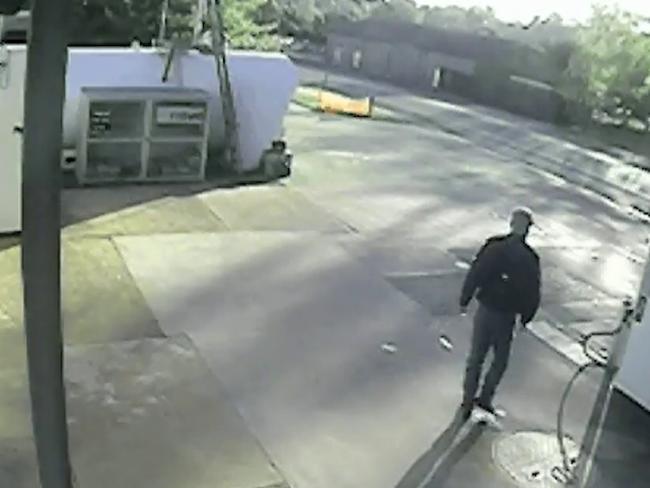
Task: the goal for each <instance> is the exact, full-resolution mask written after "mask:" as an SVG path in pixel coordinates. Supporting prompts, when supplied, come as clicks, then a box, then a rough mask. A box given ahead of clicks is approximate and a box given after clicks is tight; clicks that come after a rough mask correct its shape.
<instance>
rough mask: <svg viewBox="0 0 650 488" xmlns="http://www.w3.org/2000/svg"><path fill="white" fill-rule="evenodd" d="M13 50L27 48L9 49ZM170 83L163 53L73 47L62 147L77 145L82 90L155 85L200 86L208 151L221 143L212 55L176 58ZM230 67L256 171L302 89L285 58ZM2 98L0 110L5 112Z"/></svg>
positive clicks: (246, 160)
mask: <svg viewBox="0 0 650 488" xmlns="http://www.w3.org/2000/svg"><path fill="white" fill-rule="evenodd" d="M9 48H10V49H11V50H12V51H14V52H23V53H24V51H25V49H26V48H25V46H10V47H9ZM178 59H179V61H178V64H177V65H176V66H175V67H174V70H173V71H172V73H171V77H170V79H169V80H168V82H167V83H163V82H162V74H163V69H164V64H165V56H164V53H162V52H159V51H156V50H154V49H142V50H134V49H117V48H114V49H104V48H73V49H70V55H69V62H68V74H67V87H66V102H65V110H64V120H63V126H64V146H66V147H74V146H76V143H77V138H78V134H79V128H78V127H77V123H78V122H77V121H78V110H79V95H80V92H81V88H82V87H125V86H127V87H128V86H135V87H157V86H184V87H188V88H200V89H203V90H206V91H207V92H209V93H211V94H212V97H211V102H210V103H211V110H212V115H211V124H210V148H212V149H214V148H217V147H219V146H221V145H222V142H223V134H224V126H223V116H222V113H221V102H220V95H219V84H218V80H217V71H216V65H215V60H214V57H213V56H211V55H203V54H200V53H198V52H190V53H186V54H185V55H184V56H183V57H182V58H181V57H179V58H178ZM228 65H229V68H230V76H231V81H232V87H233V92H234V97H235V109H236V113H237V118H238V125H239V138H240V141H239V142H240V151H241V157H242V167H241V168H240V169H242V170H252V169H255V168H257V166H258V164H259V158H260V156H261V154H262V152H263V151H264V150H265V149H267V148H268V147H269V145H270V144H271V142H272V140H273V139H275V138H277V137H279V136H281V135H282V126H283V119H284V115H285V114H286V112H287V110H288V107H289V103H290V101H291V98H292V96H293V93H294V91H295V89H296V87H297V86H298V70H297V69H296V67H295V66H294V65H293V63H292V62H291V61H290V60H289V59H288V58H287V57H286V56H284V55H280V54H263V53H247V52H231V53H229V54H228ZM2 103H4V102H3V101H2V99H0V112H4V111H3V110H2Z"/></svg>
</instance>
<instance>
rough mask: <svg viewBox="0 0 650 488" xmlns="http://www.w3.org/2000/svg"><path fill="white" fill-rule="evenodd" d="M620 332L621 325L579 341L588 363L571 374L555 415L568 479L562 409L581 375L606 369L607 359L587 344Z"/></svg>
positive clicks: (559, 443) (569, 469)
mask: <svg viewBox="0 0 650 488" xmlns="http://www.w3.org/2000/svg"><path fill="white" fill-rule="evenodd" d="M622 330H623V325H620V326H619V327H617V328H616V329H614V330H609V331H598V332H591V333H589V334H586V335H585V336H584V337H583V338H582V340H581V341H580V344H581V346H582V350H583V352H584V354H585V356H587V357H588V358H589V359H590V362H588V363H586V364H583V365H582V366H580V367H579V368H578V369H577V370H576V372H575V373H574V374H573V376H572V377H571V379H570V380H569V382H568V383H567V386H566V387H565V389H564V392H563V394H562V399H561V400H560V407H559V409H558V413H557V424H556V434H557V441H558V447H559V448H560V456H561V457H562V468H563V469H564V473H565V475H566V476H567V477H569V478H570V479H572V478H573V468H574V466H572V463H571V462H570V460H569V456H568V454H567V451H566V445H565V444H564V409H565V407H566V402H567V400H568V398H569V395H570V393H571V390H572V389H573V386H574V385H575V382H576V381H577V379H578V378H579V377H580V376H581V375H583V374H584V373H586V372H587V371H589V370H590V369H592V368H602V369H605V368H606V367H607V358H599V357H595V356H593V355H592V353H591V351H590V350H589V342H590V341H591V340H593V339H595V338H596V337H614V336H616V335H618V334H619V333H620V332H621V331H622Z"/></svg>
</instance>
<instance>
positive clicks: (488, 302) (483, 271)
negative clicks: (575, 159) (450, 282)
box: [460, 234, 541, 325]
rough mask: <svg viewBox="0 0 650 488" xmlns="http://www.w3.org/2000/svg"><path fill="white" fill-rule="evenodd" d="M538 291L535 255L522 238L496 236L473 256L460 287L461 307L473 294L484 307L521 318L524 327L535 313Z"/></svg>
mask: <svg viewBox="0 0 650 488" xmlns="http://www.w3.org/2000/svg"><path fill="white" fill-rule="evenodd" d="M540 289H541V275H540V265H539V256H538V255H537V253H536V252H535V251H534V250H533V249H532V248H531V247H530V246H529V245H528V244H527V243H526V242H525V241H524V239H523V238H522V237H519V236H516V235H513V234H509V235H505V236H497V237H492V238H490V239H488V240H487V242H486V243H485V244H484V245H483V247H482V248H481V250H480V251H479V252H478V254H477V255H476V258H475V259H474V262H473V263H472V266H471V268H470V270H469V273H468V274H467V277H466V278H465V283H464V284H463V290H462V293H461V297H460V305H461V307H463V308H464V307H467V305H468V304H469V302H470V301H471V300H472V298H473V297H474V295H475V294H476V298H477V299H478V301H479V302H480V303H481V304H482V305H484V306H485V307H488V308H490V309H493V310H496V311H499V312H502V313H505V314H508V315H513V316H515V315H520V316H521V322H522V323H523V324H524V325H525V324H528V323H529V322H530V321H531V320H533V317H534V316H535V314H536V313H537V309H538V308H539V302H540ZM477 292H478V293H477Z"/></svg>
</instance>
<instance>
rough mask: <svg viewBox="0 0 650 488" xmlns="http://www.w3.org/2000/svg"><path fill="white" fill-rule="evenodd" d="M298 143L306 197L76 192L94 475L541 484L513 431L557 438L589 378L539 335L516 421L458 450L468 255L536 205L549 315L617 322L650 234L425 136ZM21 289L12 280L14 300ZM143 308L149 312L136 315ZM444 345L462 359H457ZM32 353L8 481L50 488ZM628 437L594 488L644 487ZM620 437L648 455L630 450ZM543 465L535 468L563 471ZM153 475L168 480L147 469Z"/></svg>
mask: <svg viewBox="0 0 650 488" xmlns="http://www.w3.org/2000/svg"><path fill="white" fill-rule="evenodd" d="M287 133H288V135H289V137H290V144H291V146H292V148H293V150H294V152H295V153H296V154H297V157H296V161H295V168H294V169H295V172H294V177H293V178H292V179H291V180H290V181H289V182H287V183H285V184H280V185H271V186H263V187H251V188H246V189H238V190H229V191H223V190H210V189H208V188H205V187H187V188H185V191H180V189H178V190H177V191H176V192H172V193H170V192H168V191H166V190H163V189H160V188H159V189H158V190H153V189H151V188H148V189H143V190H135V189H133V188H129V189H124V190H120V191H118V190H115V191H114V192H111V191H109V190H100V191H97V192H69V193H67V194H66V200H67V201H74V202H75V205H74V207H67V208H68V211H67V212H68V213H67V215H68V218H69V220H68V223H69V224H70V227H69V228H68V229H67V230H66V231H65V233H64V235H65V237H66V246H70V245H71V244H70V243H72V245H73V246H75V245H76V246H77V247H74V249H75V250H76V252H80V253H81V255H82V256H83V257H84V258H83V259H81V258H80V259H76V260H74V261H69V263H74V264H73V266H72V267H70V268H69V272H70V273H71V274H70V277H69V278H67V279H71V280H74V281H76V280H81V282H74V281H73V282H71V283H70V285H69V286H68V287H67V289H68V290H76V291H77V298H76V299H74V300H73V301H72V302H70V303H72V304H75V305H74V306H72V307H70V308H69V309H68V310H69V312H68V316H67V319H66V322H67V323H68V326H67V331H70V333H68V334H67V335H68V337H67V342H68V344H69V346H71V347H72V349H69V351H70V352H69V358H70V362H69V364H70V366H71V367H72V369H69V372H68V375H69V376H68V378H69V382H70V383H69V384H70V385H71V386H70V387H69V389H70V392H71V393H72V394H74V395H75V398H72V399H71V401H72V403H71V411H70V413H71V416H70V418H71V420H72V426H71V428H72V432H73V433H74V444H75V449H74V451H75V456H76V457H75V459H76V461H75V462H76V463H77V466H76V469H77V471H78V474H79V476H80V477H83V479H84V480H86V481H87V483H91V482H93V480H94V479H95V478H96V477H98V476H99V475H100V474H103V473H110V472H112V471H114V470H124V472H120V473H119V476H120V478H119V479H120V480H121V483H122V484H123V485H124V486H127V485H129V483H136V481H135V480H142V479H144V481H137V485H138V486H152V487H155V486H167V484H165V483H168V482H172V481H175V480H177V479H176V478H175V477H176V476H177V474H178V475H181V474H183V473H187V476H185V477H184V481H183V482H184V485H185V486H194V485H196V486H199V487H202V486H205V485H206V484H207V483H209V482H210V481H212V482H213V484H214V481H215V480H220V482H222V483H223V484H219V483H217V486H228V485H227V484H226V481H223V480H225V479H230V480H232V484H233V485H234V486H238V485H237V484H236V482H238V481H239V480H241V481H242V483H241V485H242V486H255V485H256V484H258V482H259V483H260V484H261V483H267V484H268V483H276V482H283V480H286V481H287V482H288V483H289V485H290V486H292V487H294V488H303V487H304V488H307V487H309V488H312V487H315V488H318V487H320V486H323V487H327V488H331V487H332V486H341V487H346V486H350V487H355V488H356V487H359V486H364V487H365V486H367V487H373V488H374V487H377V488H382V487H395V486H401V487H409V486H420V485H421V484H422V483H428V485H429V486H441V487H459V488H461V487H462V488H465V487H473V486H487V487H490V486H499V487H501V486H510V485H513V486H515V485H514V484H513V483H514V480H515V477H516V476H517V473H515V472H514V471H516V469H514V468H520V470H529V469H530V468H531V466H532V464H531V459H522V458H520V457H517V456H507V457H506V459H505V460H504V459H497V458H495V457H493V455H492V454H493V449H497V447H498V446H503V445H506V446H512V445H515V446H517V445H518V444H517V442H519V440H518V439H519V437H517V436H512V435H513V434H525V435H528V434H531V432H532V433H535V432H542V433H544V434H547V436H548V437H545V439H547V440H548V439H549V438H551V437H552V434H553V431H554V424H555V410H556V407H557V403H558V401H559V397H560V395H561V393H562V389H563V388H564V385H565V383H566V381H567V380H568V378H569V376H570V375H571V374H572V372H573V371H574V369H575V365H574V364H572V363H571V362H570V361H568V360H567V359H566V358H565V357H564V356H563V355H562V354H558V353H557V352H556V351H555V350H554V347H555V346H556V344H555V343H553V342H552V341H551V343H550V344H549V343H547V342H544V341H543V340H540V339H539V338H538V337H537V336H536V335H533V334H524V335H521V336H519V337H518V338H517V339H516V347H515V350H514V355H513V359H512V365H511V369H510V370H509V372H508V376H507V378H506V380H505V383H504V385H503V388H502V390H501V392H500V396H499V402H500V403H501V404H502V405H503V406H505V407H506V408H507V410H508V412H509V415H508V418H507V420H506V423H505V430H504V431H503V432H500V433H499V432H493V431H479V430H476V429H473V430H472V429H467V430H466V431H464V432H461V433H460V435H459V438H458V439H457V441H458V442H456V443H450V438H452V437H454V436H451V435H449V434H447V435H443V434H444V433H445V432H446V431H447V427H448V426H449V425H450V422H451V421H452V418H453V415H454V409H455V407H456V406H457V403H458V401H459V398H460V396H459V395H460V391H459V385H460V382H461V378H462V372H463V361H464V357H465V355H466V353H467V349H468V346H469V332H470V322H469V319H468V318H463V317H459V316H458V315H457V314H456V313H455V303H454V302H455V297H456V295H457V292H458V287H459V284H460V280H461V279H462V275H463V272H464V270H465V269H466V265H467V260H468V259H469V258H470V257H471V256H472V254H473V253H474V252H475V250H476V249H477V247H478V246H479V245H480V243H481V241H482V239H483V238H484V237H486V236H487V235H489V234H492V233H495V232H500V231H502V230H503V229H504V228H505V222H504V217H505V216H507V212H508V210H509V209H510V208H511V207H512V206H513V205H514V204H520V203H522V200H524V203H527V204H529V205H530V206H531V207H533V210H534V211H535V212H536V214H537V215H538V220H539V222H540V227H539V228H538V229H536V230H535V233H534V235H533V236H532V238H533V242H534V244H535V245H536V246H537V247H538V248H539V249H540V251H541V252H542V254H543V259H544V266H545V269H546V270H547V273H546V274H547V276H546V278H545V281H544V283H545V292H544V295H545V302H544V307H543V314H542V315H540V319H543V318H544V314H549V315H552V314H556V315H557V314H560V313H561V314H563V319H562V320H563V321H566V324H567V326H570V327H574V325H575V324H576V323H577V322H576V321H577V320H578V319H580V323H587V322H589V321H590V320H591V321H592V322H599V321H600V318H601V317H600V315H599V314H600V313H601V311H603V310H615V309H616V307H617V303H618V300H619V298H620V294H621V288H623V287H624V286H633V284H631V283H629V282H630V281H631V280H628V279H627V278H628V277H629V276H638V274H639V265H638V263H634V262H633V261H630V260H627V259H623V260H621V259H620V251H621V250H622V249H629V248H632V247H634V246H639V247H640V244H638V242H641V241H642V239H643V238H644V233H645V230H644V229H640V228H639V227H638V223H637V222H636V221H634V220H633V219H632V218H631V217H630V216H628V215H627V214H626V213H625V212H624V211H621V210H620V209H617V208H616V207H614V206H611V205H608V204H606V203H605V202H603V201H601V200H599V199H597V198H595V197H593V196H591V195H585V194H583V193H581V192H578V191H575V189H573V188H572V187H571V186H569V185H566V184H560V183H558V182H557V181H555V180H553V179H551V178H549V177H547V176H545V175H543V174H540V173H538V172H534V171H531V170H530V169H529V168H526V167H525V166H522V165H513V164H511V163H509V162H507V161H504V160H502V159H500V158H495V157H494V155H493V153H491V152H486V151H483V150H481V149H480V148H477V147H476V146H475V145H473V144H468V142H467V141H466V140H463V139H460V138H457V137H454V136H450V135H448V134H444V133H440V132H439V131H436V130H431V129H430V128H427V127H424V126H423V127H417V126H413V125H405V124H395V123H378V122H372V121H360V120H354V119H347V118H337V117H332V116H317V115H314V114H311V113H309V112H306V111H304V110H296V111H295V112H292V114H291V115H290V116H289V118H288V120H287ZM140 191H141V193H140ZM71 211H72V212H71ZM95 241H99V242H100V244H99V245H98V246H99V247H93V246H94V244H92V243H93V242H95ZM604 243H607V244H604ZM109 244H110V245H109ZM93 249H99V250H100V251H93ZM109 249H112V250H111V251H109ZM10 251H11V252H10V254H5V252H7V251H5V252H3V254H2V257H5V259H6V261H5V264H4V266H6V268H4V269H8V270H12V269H15V266H16V256H17V252H16V251H15V250H10ZM11 253H13V254H11ZM594 255H597V259H594ZM106 256H110V258H107V257H106ZM93 263H99V265H101V267H99V268H98V269H99V270H100V272H99V273H96V272H93V270H92V265H93ZM612 263H613V264H612ZM99 265H98V266H99ZM615 268H616V269H618V272H617V273H613V270H614V269H615ZM14 276H15V275H14ZM12 279H13V278H12ZM64 279H65V278H64ZM614 279H616V280H618V281H616V286H614V285H612V281H613V280H614ZM14 283H15V282H14ZM15 286H16V285H15V284H12V282H11V280H9V281H5V282H4V285H3V287H0V290H7V289H10V288H12V287H15ZM3 293H4V292H3ZM594 302H596V303H597V304H598V306H599V308H598V309H594V307H592V306H591V305H590V304H593V303H594ZM5 303H6V304H8V305H5ZM15 303H19V302H17V300H16V299H15V298H11V295H8V298H5V295H4V294H3V297H2V300H1V301H0V310H4V311H5V313H4V316H6V319H4V322H0V323H3V324H7V325H6V326H7V327H8V328H9V329H10V331H8V332H7V333H6V337H7V338H8V340H9V339H11V340H12V341H18V338H20V337H21V335H20V333H16V332H19V331H20V328H19V326H18V325H17V324H18V323H19V318H20V315H19V313H18V312H17V310H18V309H17V308H16V306H15V305H12V304H15ZM116 305H118V306H116ZM128 307H134V308H132V309H131V310H133V314H134V316H136V317H142V319H138V320H135V321H131V322H129V321H128V320H124V318H125V317H126V315H125V316H122V318H120V314H122V313H125V312H124V311H125V310H128ZM91 311H92V312H94V314H95V316H96V318H97V321H98V323H97V324H95V323H93V315H91V313H90V312H91ZM104 315H105V316H106V317H115V321H116V322H117V324H113V326H111V323H110V321H109V320H107V319H105V317H104ZM127 315H129V314H127ZM612 315H613V313H612ZM147 317H149V318H147ZM2 319H3V315H2V314H0V320H2ZM122 322H125V323H126V324H130V325H129V326H128V327H126V329H125V328H123V326H122ZM148 324H153V325H154V327H150V326H149V325H148ZM73 331H83V332H84V333H81V332H77V333H73ZM441 334H444V335H445V336H448V337H449V338H450V339H451V342H452V344H453V348H452V349H451V351H449V350H448V349H445V348H442V347H440V342H439V339H440V336H441ZM183 336H187V337H188V338H189V340H190V341H191V343H188V342H187V341H184V340H183V339H182V337H183ZM93 341H95V344H94V345H93ZM179 341H180V342H179ZM14 344H15V345H16V346H15V347H20V346H19V342H14ZM389 346H392V347H389ZM179 348H180V349H179ZM179 351H180V352H182V354H177V352H179ZM7 360H8V361H9V358H8V359H7ZM14 361H16V362H14V363H11V364H14V365H16V366H15V367H13V370H10V369H6V370H4V371H11V373H10V374H8V375H5V376H3V377H2V381H3V382H2V383H0V388H1V389H2V394H1V395H0V411H1V412H3V413H2V422H3V423H2V425H3V427H4V428H3V431H2V437H1V438H0V441H1V442H0V449H1V450H2V451H1V452H0V453H1V454H7V456H3V459H7V462H6V463H4V464H2V465H1V466H0V467H1V468H2V470H1V471H0V476H1V477H4V478H0V480H2V482H3V484H4V480H5V479H8V480H10V481H9V482H8V484H9V485H11V486H19V487H21V488H22V486H25V487H30V488H31V486H34V485H33V484H31V485H30V484H28V483H26V482H25V484H23V485H21V484H20V483H19V482H15V483H14V480H23V479H28V478H29V476H28V475H29V474H30V473H31V474H32V475H33V453H32V454H30V452H31V451H30V447H29V446H30V441H29V423H28V415H25V408H24V406H25V404H26V403H25V402H26V398H27V397H26V395H25V390H24V381H23V382H22V383H21V382H20V381H18V380H19V378H20V376H19V374H20V371H22V374H24V363H23V364H22V366H21V363H20V358H19V357H18V358H15V359H14ZM21 367H22V368H23V369H22V370H21ZM138 377H140V379H141V380H143V381H144V379H152V377H156V378H155V379H156V381H154V382H153V383H148V381H145V384H144V385H141V384H140V383H138V381H136V379H137V378H138ZM598 381H599V378H598V375H593V376H590V377H587V378H585V379H583V380H582V381H581V382H580V383H579V385H578V387H577V388H576V390H575V391H574V392H573V395H572V397H571V400H570V403H569V406H568V410H567V418H566V429H567V433H568V434H569V435H570V436H571V437H572V438H573V439H575V440H579V439H580V438H581V437H582V435H583V433H584V432H585V429H586V427H587V417H588V415H587V414H588V412H589V409H590V407H591V404H592V402H593V400H594V398H595V396H596V393H597V389H598V385H599V383H598ZM12 385H13V386H12ZM12 388H13V390H12ZM12 391H13V393H11V392H12ZM151 397H153V398H155V399H157V403H156V402H153V401H151V402H150V403H148V402H147V400H148V399H150V398H151ZM113 402H115V403H113ZM233 406H234V409H233ZM616 408H620V407H616ZM143 409H144V411H143ZM19 412H20V415H22V416H18V413H19ZM143 412H144V414H145V415H142V413H143ZM619 412H620V410H619ZM612 415H614V414H612ZM124 418H126V419H128V421H129V422H130V423H127V424H124V425H123V424H122V423H120V420H124ZM613 418H615V416H614V417H613ZM242 419H243V421H242ZM75 422H78V424H75ZM85 426H90V427H88V428H86V427H85ZM10 427H12V428H13V430H9V428H10ZM609 429H610V431H611V435H610V436H609V437H607V436H604V438H607V439H609V440H607V441H605V443H606V445H605V447H604V449H605V450H604V451H602V453H601V455H600V456H599V457H598V459H597V463H596V469H595V470H594V473H598V470H600V469H605V470H606V471H607V473H608V474H609V475H610V478H609V479H608V483H609V485H594V486H593V487H592V488H605V486H608V487H609V486H617V483H620V481H619V480H621V479H623V478H621V474H620V473H624V472H632V473H634V478H633V479H632V481H630V478H628V479H627V481H628V482H629V483H633V482H636V481H635V480H639V479H642V480H644V479H645V477H647V475H648V474H650V473H648V472H647V469H648V468H647V466H646V465H645V463H644V462H642V459H644V456H645V455H646V454H647V451H645V450H644V446H647V445H648V438H647V436H646V434H645V432H646V431H643V430H641V429H639V430H638V431H637V430H635V429H634V428H631V427H630V425H623V424H620V423H619V424H615V423H612V424H610V427H609ZM86 432H92V433H93V435H92V436H90V437H86V435H87V434H86ZM452 433H453V429H452ZM93 438H96V441H95V443H96V446H92V445H91V446H90V447H87V449H86V447H84V446H88V444H87V443H88V442H89V439H90V440H91V441H92V439H93ZM221 438H228V439H234V440H232V441H231V442H228V443H227V444H224V445H219V443H218V442H217V440H218V439H221ZM629 439H632V440H631V441H630V440H629ZM256 440H257V441H259V444H258V442H257V441H256ZM175 441H177V442H175ZM432 443H433V444H435V446H434V447H433V449H432ZM513 443H514V444H513ZM159 444H160V445H159ZM260 444H261V448H262V449H260ZM621 445H624V446H635V447H636V450H634V451H630V452H633V453H634V454H633V455H629V456H628V455H627V454H625V455H619V456H618V457H616V456H614V457H612V456H611V455H610V454H609V453H611V450H612V449H614V450H616V449H618V448H619V446H621ZM549 446H554V444H553V443H550V444H548V445H547V446H546V447H549ZM524 447H529V448H530V445H526V446H524ZM231 448H232V450H229V449H231ZM549 448H550V447H549ZM533 450H534V449H533ZM134 452H138V453H143V452H144V454H143V457H140V455H137V456H136V455H132V456H129V455H128V454H129V453H134ZM11 453H13V454H11ZM103 453H104V454H106V453H110V454H109V455H107V456H102V454H103ZM247 453H251V454H250V456H249V455H248V454H247ZM542 454H544V455H540V453H537V456H532V455H531V456H532V459H533V461H535V462H536V463H538V464H542V465H546V464H548V459H549V457H551V458H555V457H556V453H555V452H554V451H551V452H550V453H549V452H546V453H542ZM267 456H268V457H270V458H271V459H272V461H270V460H269V459H268V458H267ZM242 457H244V458H245V459H244V461H243V462H242V463H239V462H238V460H241V458H242ZM141 460H143V461H141ZM418 460H420V462H418ZM140 461H141V462H140ZM249 462H250V463H251V464H252V466H251V464H248V463H249ZM553 462H555V460H553ZM111 463H113V464H112V465H111ZM544 463H546V464H544ZM159 464H160V465H161V466H159ZM506 466H508V467H509V469H510V471H508V470H507V469H505V468H506ZM276 468H277V469H276ZM152 470H153V471H156V475H158V471H161V472H162V473H163V474H165V476H162V477H156V478H153V477H152V478H150V479H145V478H144V477H145V474H144V473H146V472H147V471H152ZM176 470H177V471H178V473H176ZM526 472H528V471H526ZM229 473H230V474H229ZM278 473H279V475H278ZM193 474H194V475H193ZM519 474H521V473H519ZM524 474H525V473H524ZM546 474H547V473H546V471H544V475H546ZM10 476H13V478H12V477H10ZM219 476H225V478H219ZM21 482H22V481H21ZM147 483H149V485H147ZM188 483H193V484H188ZM201 483H203V484H201ZM411 483H415V484H411ZM432 483H433V484H432ZM629 483H627V484H625V485H620V484H619V485H618V486H634V484H629ZM262 486H263V485H262ZM519 486H521V485H519Z"/></svg>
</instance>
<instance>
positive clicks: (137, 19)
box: [70, 0, 278, 49]
mask: <svg viewBox="0 0 650 488" xmlns="http://www.w3.org/2000/svg"><path fill="white" fill-rule="evenodd" d="M163 1H164V0H73V7H72V20H71V22H72V25H71V29H70V33H71V39H70V40H71V43H72V44H73V45H129V44H131V42H132V41H133V40H136V39H137V40H138V41H139V42H140V43H142V44H147V45H148V44H151V43H152V42H153V40H155V39H156V38H157V37H158V32H159V29H160V23H161V13H162V6H163ZM266 1H267V0H222V2H221V3H222V9H223V10H222V11H223V17H224V24H225V29H226V33H227V37H228V41H229V43H230V45H231V46H233V47H235V48H244V49H277V47H278V42H277V38H276V36H275V35H274V33H273V31H274V28H275V26H274V25H273V24H270V23H265V22H262V21H260V19H259V18H258V12H259V11H260V10H261V9H262V8H263V6H264V4H265V3H266ZM170 5H172V7H171V8H170V15H169V17H168V19H167V32H168V34H169V35H170V36H174V35H186V34H187V32H188V31H191V30H192V22H193V20H194V15H193V8H194V6H195V5H196V2H195V1H194V0H170Z"/></svg>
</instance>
